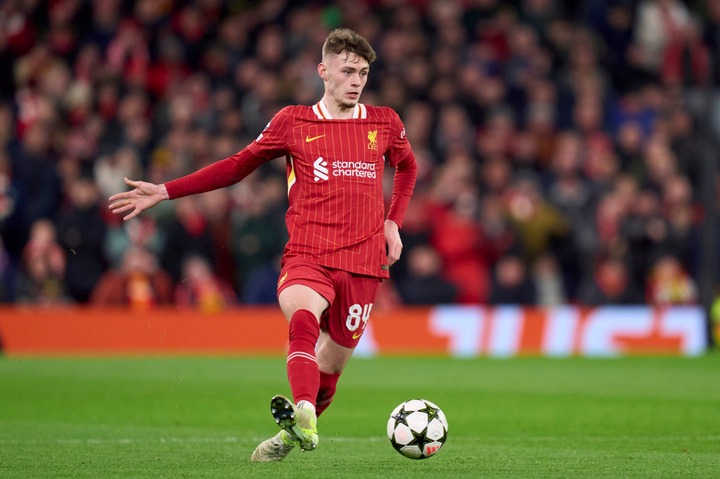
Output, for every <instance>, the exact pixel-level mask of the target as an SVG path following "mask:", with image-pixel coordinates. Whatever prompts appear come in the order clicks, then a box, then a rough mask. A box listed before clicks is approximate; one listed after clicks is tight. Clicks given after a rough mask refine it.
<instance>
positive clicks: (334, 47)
mask: <svg viewBox="0 0 720 479" xmlns="http://www.w3.org/2000/svg"><path fill="white" fill-rule="evenodd" d="M342 52H348V53H354V54H355V55H357V56H359V57H362V58H364V59H365V60H367V62H368V64H370V63H372V62H374V61H375V59H376V58H377V55H376V54H375V50H373V48H372V47H371V46H370V43H368V41H367V40H366V39H365V37H363V36H362V35H360V34H359V33H357V32H355V31H353V30H350V29H349V28H336V29H335V30H333V31H332V32H330V34H329V35H328V36H327V38H326V39H325V43H324V44H323V49H322V54H323V57H324V56H325V55H327V54H329V53H334V54H336V55H339V54H340V53H342Z"/></svg>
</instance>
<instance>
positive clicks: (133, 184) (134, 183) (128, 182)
mask: <svg viewBox="0 0 720 479" xmlns="http://www.w3.org/2000/svg"><path fill="white" fill-rule="evenodd" d="M123 180H124V181H125V184H126V185H128V186H131V187H133V188H137V187H138V185H139V184H140V182H139V181H135V180H131V179H130V178H128V177H127V176H126V177H125V178H123Z"/></svg>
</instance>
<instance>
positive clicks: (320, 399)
mask: <svg viewBox="0 0 720 479" xmlns="http://www.w3.org/2000/svg"><path fill="white" fill-rule="evenodd" d="M338 379H340V373H338V374H330V373H324V372H322V371H320V389H319V390H318V395H317V403H316V404H315V413H316V414H317V415H318V417H319V416H320V414H321V413H322V412H323V411H324V410H325V409H327V408H328V406H329V405H330V403H331V402H332V400H333V397H335V387H336V386H337V382H338Z"/></svg>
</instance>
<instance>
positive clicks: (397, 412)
mask: <svg viewBox="0 0 720 479" xmlns="http://www.w3.org/2000/svg"><path fill="white" fill-rule="evenodd" d="M447 433H448V422H447V419H446V418H445V413H443V412H442V410H441V409H440V408H439V407H437V406H436V405H435V404H433V403H432V402H430V401H428V400H425V399H411V400H409V401H405V402H403V403H400V404H399V405H398V407H396V408H395V409H393V412H392V413H391V414H390V419H388V423H387V435H388V438H389V439H390V444H392V446H393V447H394V448H395V450H396V451H398V452H399V453H400V454H402V455H403V456H405V457H407V458H410V459H425V458H428V457H430V456H433V455H435V454H436V453H437V452H438V451H439V450H440V448H441V447H442V446H443V444H445V441H446V440H447Z"/></svg>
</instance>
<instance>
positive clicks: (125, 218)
mask: <svg viewBox="0 0 720 479" xmlns="http://www.w3.org/2000/svg"><path fill="white" fill-rule="evenodd" d="M139 214H140V210H139V209H137V208H135V211H133V212H132V213H130V214H129V215H126V216H125V217H124V218H123V221H127V220H131V219H133V218H135V217H136V216H137V215H139Z"/></svg>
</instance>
